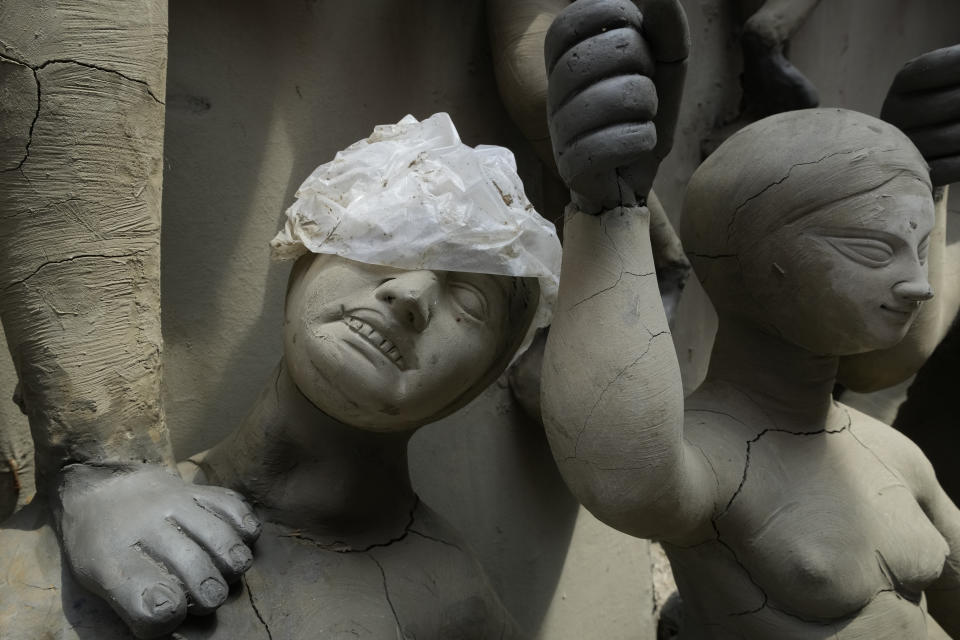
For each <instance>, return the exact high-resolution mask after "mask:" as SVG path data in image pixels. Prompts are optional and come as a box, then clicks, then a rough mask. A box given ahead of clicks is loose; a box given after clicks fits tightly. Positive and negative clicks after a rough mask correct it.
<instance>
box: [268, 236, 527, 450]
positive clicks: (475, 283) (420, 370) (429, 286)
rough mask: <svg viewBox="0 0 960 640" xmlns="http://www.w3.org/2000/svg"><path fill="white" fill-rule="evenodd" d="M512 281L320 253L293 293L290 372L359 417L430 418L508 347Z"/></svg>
mask: <svg viewBox="0 0 960 640" xmlns="http://www.w3.org/2000/svg"><path fill="white" fill-rule="evenodd" d="M511 280H512V278H510V277H506V276H493V275H488V274H474V273H459V272H446V271H430V270H419V271H405V270H402V269H396V268H393V267H384V266H379V265H370V264H364V263H360V262H354V261H351V260H347V259H344V258H340V257H337V256H326V255H322V256H316V257H315V258H313V260H312V262H311V263H310V265H309V267H308V268H307V269H306V270H305V272H303V273H301V274H299V276H295V280H294V283H293V285H292V286H291V288H290V290H289V292H288V295H287V305H286V320H285V328H284V342H285V353H286V360H287V364H288V366H289V368H290V372H291V374H292V376H293V379H294V381H295V382H296V383H297V386H298V387H299V388H300V390H301V392H303V394H304V395H306V396H307V398H309V399H310V401H311V402H313V403H314V404H315V405H316V406H318V407H319V408H320V409H321V410H323V411H324V412H325V413H327V414H328V415H331V416H333V417H335V418H337V419H339V420H341V421H343V422H345V423H347V424H350V425H353V426H357V427H363V428H367V429H371V430H376V431H389V430H395V429H404V428H409V427H414V426H419V425H422V424H424V423H426V422H429V421H430V419H431V418H432V417H434V416H437V415H438V414H440V413H441V412H442V411H443V409H444V408H445V407H447V406H449V405H450V404H451V403H453V402H454V401H455V400H456V399H457V398H458V397H459V396H460V395H461V394H462V393H464V392H466V391H467V390H468V389H469V388H470V387H471V386H472V385H473V384H474V383H475V382H476V381H477V380H479V379H480V378H481V376H483V375H484V374H485V373H486V372H487V371H488V370H489V369H490V367H491V366H493V364H494V362H495V361H496V360H497V359H498V357H499V356H500V355H501V352H502V350H503V349H504V348H505V345H506V343H507V341H508V338H509V336H508V333H509V330H508V327H507V316H508V307H509V291H510V282H511Z"/></svg>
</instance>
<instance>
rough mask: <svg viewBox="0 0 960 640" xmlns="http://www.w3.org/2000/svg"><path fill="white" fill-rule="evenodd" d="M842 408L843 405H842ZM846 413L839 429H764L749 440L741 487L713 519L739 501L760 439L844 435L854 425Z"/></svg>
mask: <svg viewBox="0 0 960 640" xmlns="http://www.w3.org/2000/svg"><path fill="white" fill-rule="evenodd" d="M841 407H842V405H841ZM698 411H707V412H708V413H720V414H722V415H728V414H723V412H721V411H709V410H706V409H698ZM844 412H845V413H846V416H847V424H845V425H843V426H842V427H840V428H839V429H827V428H826V427H824V428H823V429H817V430H816V431H790V430H789V429H780V428H769V429H764V430H763V431H761V432H760V433H758V434H757V435H756V436H754V437H753V438H752V439H750V440H748V441H747V452H746V460H745V461H744V465H743V476H742V477H741V478H740V485H739V486H738V487H737V490H736V491H734V493H733V495H732V496H730V500H729V501H728V502H727V506H726V507H724V509H723V511H721V512H720V513H719V514H718V515H717V516H716V517H715V518H713V519H714V520H719V519H720V518H722V517H723V516H724V515H726V513H727V512H728V511H730V508H731V507H732V506H733V502H734V500H736V499H737V496H739V495H740V492H741V491H742V490H743V486H744V485H745V484H746V482H747V474H748V473H749V471H750V455H751V450H752V449H753V445H754V444H755V443H756V442H758V441H759V440H760V438H762V437H763V436H764V435H766V434H768V433H786V434H789V435H792V436H816V435H820V434H829V433H843V432H844V431H847V430H848V429H849V428H850V425H851V424H852V421H853V419H852V418H851V416H850V413H849V412H848V411H846V409H844ZM729 417H730V418H732V419H734V420H737V419H736V418H734V417H733V416H729ZM737 422H740V421H739V420H737ZM741 424H743V423H742V422H741Z"/></svg>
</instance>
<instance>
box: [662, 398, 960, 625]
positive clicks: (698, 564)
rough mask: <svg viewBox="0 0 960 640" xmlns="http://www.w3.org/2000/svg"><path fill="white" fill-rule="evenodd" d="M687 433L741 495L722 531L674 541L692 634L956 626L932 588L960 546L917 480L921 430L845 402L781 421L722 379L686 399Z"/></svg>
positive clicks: (722, 519)
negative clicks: (823, 414)
mask: <svg viewBox="0 0 960 640" xmlns="http://www.w3.org/2000/svg"><path fill="white" fill-rule="evenodd" d="M685 435H686V437H687V438H688V440H689V441H690V443H691V444H692V445H694V446H695V447H698V448H699V449H700V450H701V451H704V452H707V453H705V454H704V455H705V456H706V458H707V460H708V461H709V462H710V464H711V466H712V467H713V468H714V469H725V470H726V471H728V473H727V474H726V475H727V476H728V477H726V478H724V479H723V480H722V481H721V480H720V479H719V478H718V482H720V483H721V487H723V489H724V491H723V492H721V496H729V497H728V498H727V501H726V505H725V506H723V507H722V508H721V510H720V511H719V515H717V516H716V517H715V518H713V521H712V525H713V527H714V528H715V531H714V533H713V535H712V537H711V539H710V540H708V541H706V542H704V543H701V544H696V545H693V546H679V545H670V544H666V545H665V547H666V549H667V553H668V555H669V557H670V560H671V565H672V566H673V570H674V572H675V574H676V577H677V581H678V584H680V585H681V589H682V591H683V593H684V594H685V596H686V599H685V602H691V603H696V604H692V606H690V607H687V608H685V615H686V616H687V618H686V621H685V624H686V626H685V627H684V635H683V638H684V639H685V640H687V639H696V638H717V637H719V638H724V637H731V638H734V637H749V638H758V637H768V634H775V635H776V637H777V638H784V639H785V640H790V639H792V638H810V637H815V634H817V633H822V632H823V630H824V629H825V628H826V629H832V633H833V635H831V636H829V637H835V638H877V639H878V640H879V639H884V638H890V639H893V638H927V637H929V638H945V637H947V636H946V635H945V634H943V632H942V631H941V630H939V627H936V626H933V625H931V624H930V619H929V618H928V616H927V615H926V612H925V604H924V603H923V602H922V599H923V591H924V589H925V588H927V587H928V586H929V585H930V584H931V583H932V582H933V581H934V580H936V578H938V577H939V576H940V574H941V572H942V570H943V565H944V561H945V559H946V558H947V556H948V553H949V547H948V546H947V542H946V541H945V540H944V538H943V536H942V535H941V534H940V532H939V531H938V530H937V529H936V528H935V527H934V525H933V523H932V522H931V521H930V519H929V518H928V517H927V515H926V514H925V513H924V511H923V508H922V506H921V503H920V500H921V499H922V498H921V496H920V495H919V491H918V489H917V488H916V487H915V486H913V485H914V483H915V479H914V478H912V477H911V476H912V475H914V473H915V472H914V471H913V469H916V468H917V467H918V466H919V465H920V464H922V462H923V461H924V458H923V455H922V453H921V452H920V451H919V449H918V448H917V447H916V446H915V445H913V443H911V442H910V441H909V440H907V439H906V438H904V437H903V436H902V435H900V434H899V433H898V432H897V431H895V430H894V429H892V428H891V427H889V426H887V425H884V424H882V423H880V422H878V421H877V420H875V419H873V418H871V417H870V416H867V415H865V414H863V413H860V412H859V411H857V410H855V409H852V408H850V407H846V406H844V405H842V404H839V403H836V404H834V405H833V407H832V408H831V411H830V413H829V417H828V421H827V426H826V427H823V426H820V427H819V428H811V429H809V430H794V429H780V428H778V427H777V426H776V424H775V423H771V421H770V419H769V418H767V417H765V416H764V415H763V414H762V410H761V409H760V408H759V406H758V405H757V404H756V403H755V402H754V401H752V400H751V398H750V396H749V395H748V393H747V392H744V391H742V390H740V389H737V388H736V387H734V386H732V385H729V384H725V383H720V382H716V383H708V384H707V385H706V386H705V387H704V388H701V389H700V390H698V391H697V392H696V393H695V394H694V395H693V396H692V397H691V398H689V399H688V401H687V411H686V423H685ZM718 440H723V441H724V443H731V442H739V443H741V444H742V447H741V448H740V451H736V450H735V449H734V448H732V447H730V446H729V444H725V445H722V446H720V447H719V448H718V447H717V442H718ZM728 454H729V455H728ZM738 465H739V466H740V468H741V469H742V470H743V471H742V475H741V476H740V477H739V478H737V477H735V475H736V474H735V473H731V472H734V471H735V467H737V466H738ZM718 585H728V586H727V587H726V588H720V587H719V586H718ZM734 585H735V586H734ZM724 634H727V635H724Z"/></svg>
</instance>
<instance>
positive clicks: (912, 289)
mask: <svg viewBox="0 0 960 640" xmlns="http://www.w3.org/2000/svg"><path fill="white" fill-rule="evenodd" d="M893 294H894V295H895V296H897V297H898V298H900V299H901V300H905V301H909V302H923V301H924V300H929V299H930V298H932V297H933V287H931V286H930V283H929V282H928V281H927V278H926V276H922V277H918V278H914V279H912V280H904V281H903V282H898V283H897V284H895V285H893Z"/></svg>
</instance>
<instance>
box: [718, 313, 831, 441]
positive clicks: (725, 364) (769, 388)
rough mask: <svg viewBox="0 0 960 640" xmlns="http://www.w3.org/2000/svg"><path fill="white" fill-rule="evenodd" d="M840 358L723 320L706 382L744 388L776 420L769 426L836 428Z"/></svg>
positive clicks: (738, 322) (811, 428) (743, 324)
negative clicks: (832, 416) (834, 412)
mask: <svg viewBox="0 0 960 640" xmlns="http://www.w3.org/2000/svg"><path fill="white" fill-rule="evenodd" d="M838 366H839V359H838V358H837V357H835V356H819V355H816V354H814V353H812V352H810V351H807V350H806V349H803V348H802V347H799V346H797V345H795V344H792V343H790V342H787V341H786V340H784V339H783V338H780V337H779V336H775V335H772V334H770V333H768V332H766V331H764V330H762V329H760V328H758V327H755V326H752V325H749V324H746V323H744V322H741V321H738V320H735V319H728V318H721V320H720V327H719V329H718V331H717V338H716V341H715V342H714V346H713V353H712V355H711V358H710V369H709V371H708V373H707V379H708V380H714V381H723V382H727V383H730V384H733V385H734V386H736V387H737V388H738V389H740V390H742V391H743V392H744V393H745V394H746V395H747V396H749V397H750V399H751V400H752V401H753V402H754V403H755V404H757V405H758V406H759V407H760V409H761V410H762V411H763V412H764V413H765V414H766V415H768V416H770V417H771V418H772V419H773V420H774V421H775V422H776V424H775V425H770V426H771V427H777V428H783V429H791V430H794V429H796V430H802V431H811V430H817V429H821V428H832V425H831V424H828V421H829V420H830V414H831V408H832V407H833V405H834V403H833V398H832V392H833V386H834V384H835V382H836V377H837V367H838Z"/></svg>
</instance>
